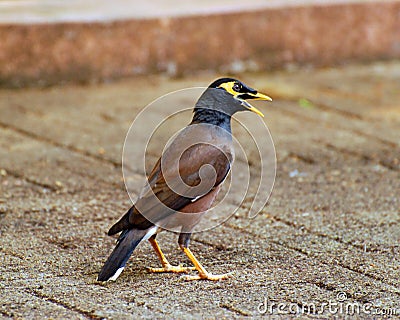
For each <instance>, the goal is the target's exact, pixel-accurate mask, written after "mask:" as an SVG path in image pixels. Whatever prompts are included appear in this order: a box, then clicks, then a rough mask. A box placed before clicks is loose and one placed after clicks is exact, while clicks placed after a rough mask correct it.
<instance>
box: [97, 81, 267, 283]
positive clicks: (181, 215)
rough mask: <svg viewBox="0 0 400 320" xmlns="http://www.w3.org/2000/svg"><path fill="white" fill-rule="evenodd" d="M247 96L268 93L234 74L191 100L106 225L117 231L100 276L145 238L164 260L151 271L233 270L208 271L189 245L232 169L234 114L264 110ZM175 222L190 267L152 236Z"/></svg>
mask: <svg viewBox="0 0 400 320" xmlns="http://www.w3.org/2000/svg"><path fill="white" fill-rule="evenodd" d="M248 100H268V101H271V100H272V99H271V98H270V97H268V96H267V95H264V94H262V93H259V92H257V90H254V89H252V88H250V87H248V86H247V85H245V84H244V83H242V82H240V81H238V80H236V79H232V78H221V79H218V80H216V81H214V82H213V83H212V84H211V85H210V86H209V87H208V88H207V89H206V90H205V91H204V92H203V94H202V95H201V96H200V98H199V99H198V101H197V102H196V104H195V107H194V110H193V113H194V114H193V119H192V121H191V122H190V123H189V125H188V126H186V127H185V128H184V129H183V130H182V131H180V132H179V133H178V134H177V135H176V136H175V137H174V138H173V140H172V142H171V143H170V144H169V145H167V147H166V148H165V149H164V152H163V153H162V156H161V157H160V159H159V160H158V161H157V163H156V165H155V166H154V168H153V170H152V171H151V173H150V174H149V176H148V178H147V182H146V185H145V186H144V187H143V189H142V191H141V192H140V194H139V196H138V199H137V201H136V203H135V204H134V205H133V206H132V207H131V208H130V209H129V210H128V211H127V212H126V214H125V215H124V216H123V217H122V218H121V219H120V220H119V221H118V222H117V223H116V224H114V225H113V226H112V227H111V229H110V230H109V231H108V235H110V236H111V235H115V234H117V233H119V232H121V234H120V236H119V238H118V240H117V245H116V247H115V248H114V250H113V252H112V253H111V255H110V256H109V258H108V259H107V261H106V263H105V264H104V266H103V268H102V269H101V271H100V273H99V275H98V281H108V280H116V279H117V278H118V276H119V275H120V274H121V272H122V271H123V269H124V268H125V264H126V262H127V261H128V259H129V257H130V256H131V254H132V252H133V251H134V250H135V248H136V247H137V246H138V245H139V243H141V242H144V241H145V240H148V241H149V242H150V244H151V245H152V247H153V249H154V250H155V252H156V254H157V256H158V258H159V260H160V262H161V265H162V267H161V268H149V270H150V271H151V272H175V273H188V272H190V271H191V270H197V275H193V276H187V277H186V279H187V280H197V279H207V280H221V279H226V278H228V277H229V276H230V275H231V274H230V273H227V274H218V275H215V274H211V273H209V272H207V271H206V269H205V268H204V267H203V265H202V264H201V263H200V262H199V261H198V260H197V259H196V257H195V256H194V255H193V253H192V251H191V250H190V249H189V240H190V236H191V234H192V232H193V229H194V228H195V226H196V225H197V224H198V223H199V221H200V219H201V217H202V214H203V213H204V212H206V211H207V210H208V209H210V208H211V206H212V205H213V202H214V200H215V199H216V197H217V195H218V192H219V191H220V187H221V185H222V183H223V182H224V180H225V178H226V177H227V175H228V173H229V172H230V169H231V165H232V161H233V158H234V150H233V142H232V131H231V117H232V115H233V114H235V113H236V112H238V111H246V110H249V111H252V112H255V113H256V114H258V115H260V116H263V114H262V113H261V112H260V111H259V110H258V109H256V108H255V107H253V106H252V105H251V104H250V103H249V102H248ZM233 178H234V177H233ZM233 178H232V179H233ZM176 227H178V228H179V229H178V230H180V232H179V240H178V243H179V247H180V248H181V250H182V251H183V252H184V253H185V254H186V256H187V257H188V258H189V260H190V261H191V262H192V263H193V266H194V267H183V266H180V265H179V266H173V265H171V264H170V263H169V262H168V260H167V258H166V257H165V255H164V254H163V252H162V251H161V249H160V247H159V245H158V243H157V241H156V236H157V234H158V233H159V232H161V231H163V230H170V228H176Z"/></svg>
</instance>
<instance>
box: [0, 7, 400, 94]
mask: <svg viewBox="0 0 400 320" xmlns="http://www.w3.org/2000/svg"><path fill="white" fill-rule="evenodd" d="M0 39H1V41H0V86H7V87H10V86H11V87H13V86H14V87H19V86H24V85H48V84H57V83H62V82H69V81H74V82H77V81H78V82H79V81H84V82H86V81H92V80H104V79H111V78H118V77H125V76H132V75H136V74H148V73H158V72H166V73H168V74H170V75H171V76H179V75H184V74H186V73H191V72H194V71H197V70H207V69H212V70H217V71H219V72H222V73H227V72H241V71H245V70H252V71H254V70H259V71H263V70H267V69H270V68H279V67H282V66H284V65H286V64H289V63H300V64H302V63H312V64H315V65H330V64H337V63H342V62H346V61H349V60H361V61H367V60H373V59H389V58H400V2H399V1H393V2H381V1H376V2H366V3H357V4H340V5H326V6H304V7H290V8H276V9H265V10H259V11H254V12H245V13H230V14H213V15H209V16H189V17H177V18H162V19H146V20H127V21H118V22H108V23H56V24H37V25H16V24H15V25H6V24H2V25H0Z"/></svg>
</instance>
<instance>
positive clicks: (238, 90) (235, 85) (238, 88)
mask: <svg viewBox="0 0 400 320" xmlns="http://www.w3.org/2000/svg"><path fill="white" fill-rule="evenodd" d="M232 88H233V90H235V91H236V92H240V90H241V89H242V85H241V84H240V83H235V84H234V85H233V87H232Z"/></svg>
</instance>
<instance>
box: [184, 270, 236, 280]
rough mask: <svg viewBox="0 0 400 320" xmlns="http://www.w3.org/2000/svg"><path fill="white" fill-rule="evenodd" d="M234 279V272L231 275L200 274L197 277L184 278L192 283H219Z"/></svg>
mask: <svg viewBox="0 0 400 320" xmlns="http://www.w3.org/2000/svg"><path fill="white" fill-rule="evenodd" d="M231 277H233V272H229V273H224V274H212V273H208V272H206V273H202V272H199V274H198V275H196V276H184V277H183V278H184V279H185V280H187V281H192V280H211V281H219V280H225V279H228V278H231Z"/></svg>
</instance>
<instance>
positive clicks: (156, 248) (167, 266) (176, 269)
mask: <svg viewBox="0 0 400 320" xmlns="http://www.w3.org/2000/svg"><path fill="white" fill-rule="evenodd" d="M149 242H150V244H151V246H152V247H153V249H154V251H155V252H156V254H157V257H158V259H160V262H161V265H162V268H148V270H149V271H150V272H174V273H188V272H189V271H191V270H195V268H193V267H182V266H181V265H179V266H173V265H171V264H170V263H169V262H168V260H167V258H166V257H165V255H164V253H163V252H162V251H161V248H160V246H159V245H158V242H157V241H156V239H153V238H150V239H149Z"/></svg>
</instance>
